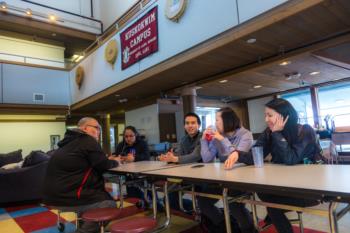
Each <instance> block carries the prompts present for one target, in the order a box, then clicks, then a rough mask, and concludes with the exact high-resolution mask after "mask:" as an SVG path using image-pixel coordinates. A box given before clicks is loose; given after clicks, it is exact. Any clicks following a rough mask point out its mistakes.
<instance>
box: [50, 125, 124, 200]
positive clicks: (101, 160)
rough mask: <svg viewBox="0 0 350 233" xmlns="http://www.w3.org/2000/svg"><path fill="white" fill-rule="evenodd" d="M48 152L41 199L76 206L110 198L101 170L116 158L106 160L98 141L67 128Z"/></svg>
mask: <svg viewBox="0 0 350 233" xmlns="http://www.w3.org/2000/svg"><path fill="white" fill-rule="evenodd" d="M58 146H59V149H57V150H56V151H55V152H54V154H53V155H52V157H51V159H50V161H49V164H48V168H47V173H46V178H45V182H44V203H45V204H48V205H54V206H80V205H88V204H93V203H96V202H100V201H104V200H108V199H111V197H110V195H109V194H108V193H107V192H106V191H105V189H104V179H103V176H102V174H103V173H104V172H105V171H106V170H108V169H110V168H113V167H116V166H118V162H116V161H113V160H109V159H108V158H107V157H106V155H105V153H104V152H103V151H102V148H101V146H100V145H99V143H98V142H97V141H96V140H95V139H94V138H93V137H91V136H89V135H88V134H85V133H84V132H83V131H80V130H79V129H76V130H67V132H66V134H65V136H64V139H63V140H62V141H60V142H59V143H58Z"/></svg>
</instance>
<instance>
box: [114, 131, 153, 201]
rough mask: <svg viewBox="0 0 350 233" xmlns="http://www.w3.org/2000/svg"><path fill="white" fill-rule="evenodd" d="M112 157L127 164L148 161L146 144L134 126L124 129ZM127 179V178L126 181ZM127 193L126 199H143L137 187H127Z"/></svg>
mask: <svg viewBox="0 0 350 233" xmlns="http://www.w3.org/2000/svg"><path fill="white" fill-rule="evenodd" d="M114 155H115V156H118V157H120V160H121V161H122V162H127V163H130V162H138V161H144V160H150V153H149V150H148V146H147V143H146V142H145V141H144V140H142V139H141V137H140V136H139V135H138V132H137V130H136V129H135V127H134V126H127V127H125V129H124V132H123V141H122V142H120V143H119V144H118V145H117V148H116V150H115V153H114ZM129 179H130V178H129V177H127V180H129ZM127 193H128V197H136V198H139V199H141V200H143V199H144V195H143V192H142V191H141V190H140V188H138V187H133V186H128V187H127ZM139 205H142V203H139Z"/></svg>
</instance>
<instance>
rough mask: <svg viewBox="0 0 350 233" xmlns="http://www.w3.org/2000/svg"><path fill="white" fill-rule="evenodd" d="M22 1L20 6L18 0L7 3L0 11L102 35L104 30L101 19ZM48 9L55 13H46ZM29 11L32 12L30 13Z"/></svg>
mask: <svg viewBox="0 0 350 233" xmlns="http://www.w3.org/2000/svg"><path fill="white" fill-rule="evenodd" d="M21 1H22V2H23V3H21V5H20V6H18V3H17V4H16V2H14V4H12V5H10V4H6V6H7V7H6V8H1V9H0V11H2V12H6V13H8V14H12V15H16V16H20V17H27V18H28V17H30V18H31V19H33V20H38V21H41V22H46V23H54V24H56V25H59V26H63V27H67V28H73V29H76V30H81V31H85V32H88V33H93V34H99V35H100V34H102V32H103V24H102V22H101V21H100V20H97V19H94V18H90V17H87V16H84V15H79V14H75V13H72V12H68V11H65V10H61V9H57V8H54V7H50V6H47V5H43V4H39V3H35V2H32V1H24V0H21ZM48 9H49V11H54V13H53V14H55V15H52V14H51V13H44V12H47V11H48ZM28 10H29V11H28ZM28 12H30V13H29V14H28ZM51 17H54V18H55V19H52V18H51Z"/></svg>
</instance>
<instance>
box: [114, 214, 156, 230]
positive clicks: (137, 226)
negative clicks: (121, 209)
mask: <svg viewBox="0 0 350 233" xmlns="http://www.w3.org/2000/svg"><path fill="white" fill-rule="evenodd" d="M156 226H157V221H156V220H155V219H153V218H149V217H136V218H130V219H126V220H122V221H120V222H116V223H113V224H112V226H111V227H110V231H111V233H141V232H145V231H150V230H153V229H154V228H156Z"/></svg>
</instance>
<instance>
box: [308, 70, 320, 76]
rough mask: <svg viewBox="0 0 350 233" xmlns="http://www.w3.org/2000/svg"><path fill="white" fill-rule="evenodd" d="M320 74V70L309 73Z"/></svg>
mask: <svg viewBox="0 0 350 233" xmlns="http://www.w3.org/2000/svg"><path fill="white" fill-rule="evenodd" d="M318 74H320V71H314V72H311V73H309V75H318Z"/></svg>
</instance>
